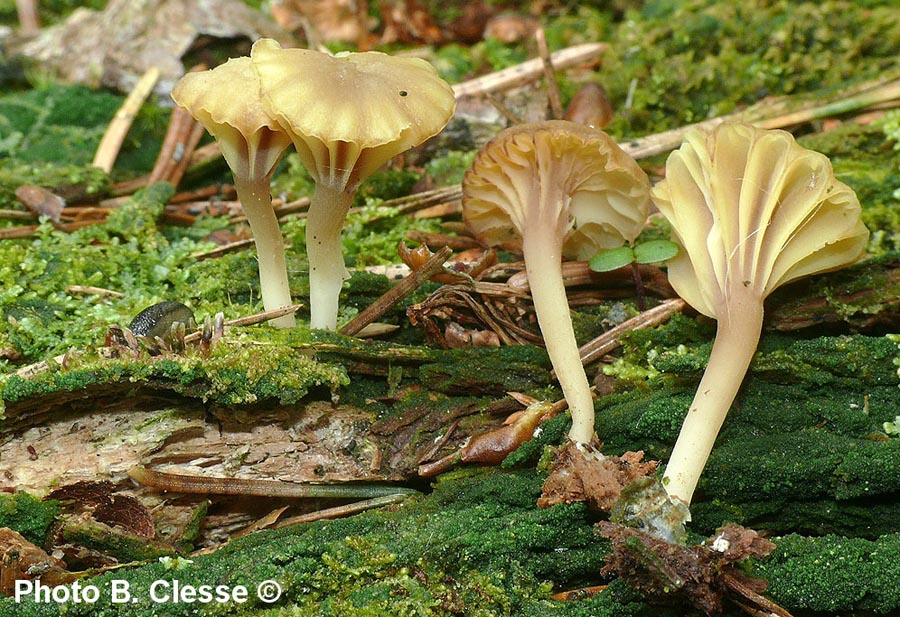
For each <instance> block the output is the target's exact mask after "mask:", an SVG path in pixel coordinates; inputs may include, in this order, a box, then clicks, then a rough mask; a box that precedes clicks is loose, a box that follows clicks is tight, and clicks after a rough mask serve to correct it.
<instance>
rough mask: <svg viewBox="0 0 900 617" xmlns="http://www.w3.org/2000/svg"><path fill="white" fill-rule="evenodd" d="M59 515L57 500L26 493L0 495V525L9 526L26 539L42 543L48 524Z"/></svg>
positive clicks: (48, 527)
mask: <svg viewBox="0 0 900 617" xmlns="http://www.w3.org/2000/svg"><path fill="white" fill-rule="evenodd" d="M57 515H59V502H58V501H55V500H53V499H51V500H48V501H41V500H39V499H36V498H34V497H32V496H31V495H29V494H27V493H15V494H12V495H0V527H9V528H10V529H12V530H13V531H16V532H18V533H20V534H22V535H23V536H24V537H25V539H26V540H28V541H29V542H32V543H34V544H37V545H38V546H43V545H44V540H45V539H46V538H47V531H48V530H49V529H50V525H51V524H53V521H54V520H55V519H56V517H57Z"/></svg>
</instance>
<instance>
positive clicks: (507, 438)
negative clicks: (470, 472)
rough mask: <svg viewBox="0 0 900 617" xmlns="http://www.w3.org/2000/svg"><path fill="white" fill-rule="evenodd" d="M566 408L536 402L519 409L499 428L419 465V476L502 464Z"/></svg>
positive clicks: (474, 437)
mask: <svg viewBox="0 0 900 617" xmlns="http://www.w3.org/2000/svg"><path fill="white" fill-rule="evenodd" d="M562 409H563V407H562V406H561V405H555V404H553V403H547V402H537V403H534V404H533V405H531V406H529V407H528V408H527V409H525V410H524V411H522V412H519V413H518V414H517V416H516V419H515V421H513V422H512V423H510V424H505V425H503V426H501V427H500V428H495V429H493V430H490V431H487V432H486V433H481V434H479V435H472V436H471V437H470V438H469V439H468V440H467V441H466V442H465V443H464V444H463V445H462V446H461V447H460V448H459V450H457V451H456V452H453V453H451V454H448V455H447V456H445V457H443V458H441V459H438V460H437V461H434V462H433V463H427V464H425V465H420V466H419V475H420V476H423V477H430V476H434V475H437V474H439V473H441V472H443V471H446V470H447V469H450V468H451V467H453V466H455V465H457V464H458V463H481V464H483V465H499V464H500V463H502V462H503V459H505V458H506V457H507V456H509V454H510V453H512V451H513V450H515V449H516V448H518V447H519V446H520V445H522V444H523V443H525V442H526V441H528V440H529V439H531V438H532V437H533V436H534V433H535V430H537V428H538V427H539V426H540V425H541V423H543V422H545V421H546V420H549V419H550V418H553V417H555V416H556V415H557V414H559V412H560V411H561V410H562Z"/></svg>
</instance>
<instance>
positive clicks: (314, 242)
mask: <svg viewBox="0 0 900 617" xmlns="http://www.w3.org/2000/svg"><path fill="white" fill-rule="evenodd" d="M352 200H353V193H347V192H344V191H341V190H337V189H334V188H332V187H329V186H326V185H324V183H323V184H319V185H317V186H316V191H315V193H313V196H312V199H311V200H310V205H309V214H308V216H307V219H306V255H307V258H308V259H309V308H310V313H311V316H310V321H309V325H310V327H311V328H319V329H322V330H334V329H336V328H337V313H338V298H339V296H340V294H341V287H342V286H343V284H344V279H346V278H348V277H349V276H350V275H349V274H348V272H347V268H346V267H345V266H344V255H343V253H342V251H341V230H342V229H343V227H344V219H346V218H347V211H348V210H349V209H350V202H351V201H352Z"/></svg>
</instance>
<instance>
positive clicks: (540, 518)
mask: <svg viewBox="0 0 900 617" xmlns="http://www.w3.org/2000/svg"><path fill="white" fill-rule="evenodd" d="M541 482H542V479H541V478H540V477H539V476H537V475H536V474H534V473H533V472H528V471H522V472H514V473H510V472H507V473H502V474H501V473H496V472H493V471H489V472H481V473H474V474H473V473H471V472H469V473H467V474H465V476H464V477H460V476H457V477H456V479H453V478H449V477H446V478H443V479H442V480H441V481H440V482H439V483H438V485H437V486H436V488H435V492H434V494H433V495H432V496H430V497H427V498H416V499H411V500H409V501H408V502H406V503H405V504H404V506H403V507H402V508H399V509H397V510H395V511H391V510H382V511H377V512H369V513H366V514H363V515H360V516H355V517H352V518H348V519H342V520H336V521H330V522H320V523H314V524H310V525H301V526H297V527H292V528H286V529H282V530H277V531H274V532H266V533H257V534H254V535H252V536H248V537H245V538H242V539H239V540H236V541H234V542H232V543H230V544H229V545H228V546H226V547H225V548H223V549H221V550H220V551H218V552H217V553H215V554H213V555H200V556H195V557H193V558H192V559H193V563H192V564H190V565H187V566H186V567H184V568H182V569H181V570H179V571H178V572H171V571H167V570H165V567H164V565H163V564H161V563H150V564H148V565H145V566H142V567H140V568H136V569H131V570H117V571H116V572H111V573H107V574H104V575H101V576H99V577H95V578H93V579H91V583H92V584H96V585H98V586H101V588H102V586H103V585H106V584H108V583H107V581H108V580H109V579H111V578H118V579H122V578H127V579H128V580H129V581H130V583H131V589H132V592H133V593H134V595H135V597H139V598H142V602H141V603H139V604H134V605H130V606H128V605H126V606H113V605H111V604H110V603H109V598H108V597H104V596H105V595H106V594H101V599H100V601H99V602H98V604H96V605H93V606H91V607H87V606H84V605H75V604H70V605H68V606H67V607H66V609H67V612H66V614H67V615H70V616H72V615H91V616H92V617H93V616H96V615H106V614H113V610H114V609H115V614H124V615H140V614H142V612H144V611H146V610H147V609H148V607H149V604H148V601H147V600H146V598H148V586H149V585H150V584H151V583H152V582H153V581H155V580H158V579H167V580H171V579H172V578H178V579H179V581H180V582H182V583H183V584H187V583H194V584H201V583H203V584H210V583H211V582H215V584H227V585H231V586H233V585H237V584H243V585H246V586H247V587H248V588H249V589H250V590H251V592H252V590H254V589H255V588H256V585H257V584H258V583H259V582H260V581H263V580H266V579H274V580H277V581H278V582H279V584H280V585H281V586H282V588H283V590H284V598H283V600H282V601H281V602H280V603H279V604H278V605H277V606H276V607H277V608H279V609H280V610H282V611H285V613H284V614H321V615H332V614H333V615H338V614H341V615H343V614H348V612H349V614H367V613H365V612H364V611H374V612H372V614H387V613H390V614H407V613H408V614H435V615H447V614H454V613H458V612H459V611H463V612H465V614H467V615H488V616H490V615H514V614H521V613H520V609H522V608H523V607H524V606H526V605H534V603H547V604H551V603H550V601H549V600H548V596H549V593H550V591H551V584H550V583H549V582H548V581H549V580H567V581H572V582H573V583H575V582H577V581H584V580H590V579H593V578H594V577H596V572H597V571H598V570H599V568H600V567H601V565H602V559H603V556H604V554H605V550H604V549H603V548H602V544H600V543H599V542H598V540H597V538H596V536H595V534H594V531H593V529H592V525H591V523H592V521H591V520H590V519H589V518H588V516H587V513H586V512H585V510H584V508H583V507H582V506H578V505H575V506H557V507H554V508H549V509H545V510H540V509H536V508H535V507H534V500H535V499H536V498H537V496H538V494H539V493H540V486H541ZM253 595H254V594H253V593H251V599H250V602H249V603H248V604H247V605H242V606H238V605H223V606H220V607H218V608H217V609H216V612H251V611H256V610H259V609H262V608H265V605H262V604H261V603H259V602H258V601H257V600H256V599H255V597H253ZM366 603H372V604H371V605H370V606H369V607H368V608H363V607H364V605H365V604H366ZM554 605H555V604H554ZM558 606H560V607H563V606H564V605H558ZM195 608H196V607H192V606H190V605H184V604H181V605H178V604H173V603H168V604H160V605H153V610H154V613H155V614H156V615H159V616H160V617H162V616H169V615H185V614H188V613H189V612H191V611H193V610H195ZM210 608H212V607H210ZM10 609H12V610H15V611H17V614H18V615H23V616H30V615H56V614H58V612H59V611H60V607H59V606H58V605H54V604H50V605H39V604H34V603H32V602H27V601H26V602H23V603H20V604H18V605H15V604H14V603H12V601H11V600H8V599H7V600H0V615H7V614H9V613H8V611H9V610H10ZM357 609H359V611H361V612H357ZM204 610H205V609H204ZM378 611H381V612H378ZM404 611H405V612H404Z"/></svg>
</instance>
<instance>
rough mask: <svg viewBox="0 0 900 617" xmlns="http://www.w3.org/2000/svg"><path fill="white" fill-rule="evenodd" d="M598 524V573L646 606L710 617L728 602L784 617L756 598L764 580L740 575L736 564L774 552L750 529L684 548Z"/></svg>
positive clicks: (729, 528)
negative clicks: (603, 542)
mask: <svg viewBox="0 0 900 617" xmlns="http://www.w3.org/2000/svg"><path fill="white" fill-rule="evenodd" d="M598 525H599V527H600V535H601V536H603V537H604V538H608V539H609V540H610V542H611V544H612V553H610V555H609V556H608V557H607V558H606V565H605V566H604V568H603V570H602V571H601V573H602V574H610V573H613V572H615V573H616V574H618V575H619V576H620V577H621V578H623V579H624V580H625V581H626V582H628V584H629V585H631V587H633V588H634V589H636V590H638V591H639V592H641V593H643V594H645V595H646V596H647V598H648V599H649V600H651V601H657V602H660V603H665V604H689V605H691V606H693V607H694V608H696V609H699V610H702V611H703V612H705V613H706V614H707V615H711V614H713V613H720V612H721V611H722V609H723V606H724V601H725V600H726V599H728V600H731V601H733V602H735V604H737V605H738V606H740V607H741V608H743V609H744V610H746V611H747V612H748V613H750V614H752V615H761V614H763V615H775V616H777V617H790V613H788V612H787V611H786V610H784V609H783V608H781V607H780V606H778V605H777V604H775V603H774V602H772V601H771V600H768V599H767V598H765V597H763V596H762V595H760V594H761V593H762V592H763V591H765V589H766V586H767V582H766V580H765V579H760V578H752V577H749V576H747V575H745V574H744V573H743V572H742V571H741V569H740V567H739V565H738V564H739V563H740V562H742V561H744V560H745V559H748V558H750V557H756V558H759V557H765V556H766V555H768V554H769V553H771V552H772V551H773V550H774V549H775V545H774V544H773V543H772V542H770V541H768V540H766V539H765V538H762V537H761V536H759V535H758V534H757V533H756V532H755V531H753V530H752V529H746V528H744V527H740V526H738V525H726V526H725V527H723V528H721V529H720V530H719V532H718V533H717V534H716V535H715V536H714V537H712V538H710V539H709V540H707V541H706V542H704V543H703V544H702V545H698V546H684V545H681V544H672V543H669V542H666V541H665V540H661V539H660V538H658V537H656V536H653V535H650V534H647V533H644V532H642V531H639V530H637V529H634V528H631V527H626V526H623V525H616V524H614V523H610V522H608V521H602V522H600V523H599V524H598Z"/></svg>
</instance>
